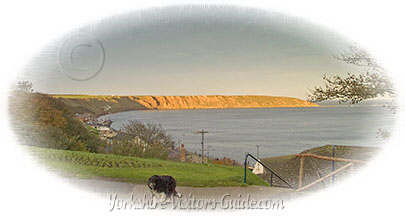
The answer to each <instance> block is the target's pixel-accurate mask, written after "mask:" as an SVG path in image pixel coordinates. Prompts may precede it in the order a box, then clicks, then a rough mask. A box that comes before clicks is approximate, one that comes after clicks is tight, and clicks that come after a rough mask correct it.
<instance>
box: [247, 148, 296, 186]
mask: <svg viewBox="0 0 405 216" xmlns="http://www.w3.org/2000/svg"><path fill="white" fill-rule="evenodd" d="M249 156H250V157H251V158H253V160H255V161H257V162H258V163H259V164H261V165H262V166H263V167H264V168H266V169H267V170H268V171H270V173H271V174H273V175H275V176H276V177H277V178H279V179H280V180H281V181H282V182H284V183H285V184H286V185H288V187H289V188H293V189H294V187H293V186H291V185H290V184H289V183H288V182H287V181H285V180H284V179H283V178H281V177H280V176H279V175H277V173H275V172H274V171H273V170H271V169H270V168H268V167H267V166H266V165H264V164H263V163H262V162H261V161H260V160H258V159H257V158H256V157H254V156H253V155H251V154H249V153H246V155H245V163H244V175H243V183H245V184H246V167H247V158H248V157H249Z"/></svg>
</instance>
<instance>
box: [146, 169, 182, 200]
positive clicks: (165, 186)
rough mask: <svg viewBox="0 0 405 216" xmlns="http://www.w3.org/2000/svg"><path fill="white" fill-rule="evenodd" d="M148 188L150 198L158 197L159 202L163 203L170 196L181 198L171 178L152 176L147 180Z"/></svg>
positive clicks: (174, 181)
mask: <svg viewBox="0 0 405 216" xmlns="http://www.w3.org/2000/svg"><path fill="white" fill-rule="evenodd" d="M148 187H149V189H150V191H151V192H152V198H153V197H154V196H158V195H159V196H160V200H161V201H165V200H166V198H167V197H170V196H176V197H179V198H180V197H181V194H180V193H177V191H176V180H175V179H174V178H173V177H171V176H167V175H163V176H158V175H154V176H152V177H150V178H149V181H148Z"/></svg>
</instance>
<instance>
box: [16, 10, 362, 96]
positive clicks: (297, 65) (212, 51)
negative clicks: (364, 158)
mask: <svg viewBox="0 0 405 216" xmlns="http://www.w3.org/2000/svg"><path fill="white" fill-rule="evenodd" d="M351 44H352V43H351V42H349V41H348V40H346V39H344V38H342V37H341V36H339V35H338V34H336V33H333V32H329V31H328V30H326V29H325V28H323V27H320V26H316V25H313V24H310V23H307V22H305V21H304V20H300V19H297V18H293V17H287V16H284V15H283V14H276V13H268V12H265V11H260V10H256V9H241V8H236V7H229V6H228V7H218V6H215V7H212V6H211V7H193V6H190V7H170V8H159V9H154V10H145V11H137V12H132V13H128V14H124V15H121V16H116V17H109V18H106V19H104V20H100V21H99V22H97V23H92V24H90V25H86V26H83V27H80V28H78V29H74V30H72V32H71V33H70V34H67V35H65V36H63V37H61V38H60V39H57V40H55V41H53V42H50V44H49V46H47V47H44V49H43V50H41V51H40V52H39V54H38V55H37V56H34V57H33V58H32V60H31V61H30V63H29V64H28V65H27V66H26V69H25V70H24V71H23V72H22V73H21V74H20V76H19V78H18V79H20V80H28V81H31V82H33V84H34V90H35V91H38V92H42V93H52V94H93V95H270V96H289V97H297V98H301V99H306V95H307V93H309V89H311V88H313V87H314V86H318V85H322V84H323V81H322V76H323V75H324V74H326V75H328V76H332V75H344V74H347V73H358V72H359V68H356V67H355V66H350V65H347V64H345V63H344V62H341V61H338V60H336V59H334V58H333V56H332V54H333V53H338V52H343V51H345V50H347V49H348V47H349V46H350V45H351Z"/></svg>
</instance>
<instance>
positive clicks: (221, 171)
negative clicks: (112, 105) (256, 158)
mask: <svg viewBox="0 0 405 216" xmlns="http://www.w3.org/2000/svg"><path fill="white" fill-rule="evenodd" d="M27 150H28V151H29V152H30V153H31V154H32V155H33V156H34V157H35V158H38V159H39V161H40V163H42V164H44V165H45V166H47V167H49V168H50V169H52V170H57V171H60V172H62V173H64V174H67V175H73V176H77V177H79V178H104V179H108V180H113V181H122V182H130V183H146V182H147V180H148V179H149V177H150V176H152V175H171V176H173V177H174V178H175V179H176V181H177V185H179V186H194V187H217V186H225V187H227V186H246V185H263V186H267V185H268V184H267V183H266V182H265V181H263V180H262V179H260V178H259V177H257V176H256V175H254V174H252V173H250V172H249V173H248V175H247V184H246V185H245V184H243V183H242V180H243V168H242V167H235V166H223V165H213V164H196V163H184V162H173V161H166V160H158V159H148V158H137V157H126V156H119V155H112V154H95V153H87V152H78V151H66V150H54V149H45V148H38V147H27Z"/></svg>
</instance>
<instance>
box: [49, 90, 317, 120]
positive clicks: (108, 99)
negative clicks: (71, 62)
mask: <svg viewBox="0 0 405 216" xmlns="http://www.w3.org/2000/svg"><path fill="white" fill-rule="evenodd" d="M52 96H53V97H54V98H57V99H59V100H61V101H62V102H63V103H65V104H68V105H69V106H71V107H73V108H74V109H75V110H74V111H75V112H78V113H84V112H86V113H91V114H94V115H97V116H98V115H103V114H107V113H115V112H122V111H129V110H146V109H158V110H172V109H227V108H271V107H314V106H318V105H317V104H314V103H310V102H307V101H304V100H300V99H297V98H291V97H275V96H222V95H209V96H92V95H52Z"/></svg>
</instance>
